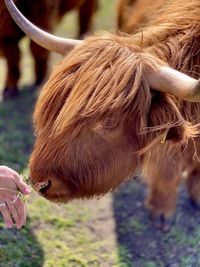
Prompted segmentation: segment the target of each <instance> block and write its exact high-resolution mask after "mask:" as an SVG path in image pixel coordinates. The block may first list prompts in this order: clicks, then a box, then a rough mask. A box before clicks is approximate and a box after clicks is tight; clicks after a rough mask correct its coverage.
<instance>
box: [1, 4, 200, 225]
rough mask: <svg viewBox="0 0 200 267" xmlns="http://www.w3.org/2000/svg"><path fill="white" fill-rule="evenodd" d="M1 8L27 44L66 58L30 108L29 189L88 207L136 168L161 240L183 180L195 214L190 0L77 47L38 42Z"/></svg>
mask: <svg viewBox="0 0 200 267" xmlns="http://www.w3.org/2000/svg"><path fill="white" fill-rule="evenodd" d="M152 1H153V0H152ZM6 3H7V6H8V8H9V10H10V12H11V14H12V16H13V18H14V19H15V21H16V22H17V23H18V24H19V25H20V27H21V28H22V30H23V31H25V33H26V34H27V35H28V36H30V37H31V38H32V39H33V40H34V41H35V42H37V43H38V44H40V45H42V46H43V47H46V48H47V49H50V50H54V51H56V52H58V53H61V54H63V55H64V54H66V53H68V54H67V55H66V56H65V57H64V59H63V60H62V61H61V62H60V63H59V64H58V65H57V66H56V67H55V69H54V71H53V73H52V75H51V76H50V78H49V80H48V81H47V83H46V84H45V86H44V88H43V89H42V91H41V94H40V96H39V98H38V101H37V104H36V107H35V112H34V124H35V134H36V141H35V146H34V151H33V153H32V155H31V157H30V164H29V166H30V177H31V180H32V183H33V187H34V188H35V189H36V190H37V191H38V192H40V193H41V194H42V195H43V196H44V197H46V198H47V199H49V200H52V201H58V202H67V201H69V200H71V199H74V198H81V199H82V198H91V197H94V196H101V195H104V194H105V193H107V192H109V191H112V190H113V189H115V188H116V187H117V186H118V185H119V184H120V183H122V182H123V181H124V180H126V179H128V178H130V177H132V176H133V174H134V171H135V170H136V168H140V169H141V170H142V173H143V176H144V178H145V181H146V182H147V183H148V184H149V188H150V189H149V196H148V199H147V206H148V208H149V210H150V212H151V214H152V215H153V216H154V217H156V218H158V220H159V227H161V228H162V229H163V230H167V229H168V228H169V224H168V220H169V219H170V218H171V216H172V214H173V212H174V209H175V205H176V198H177V189H178V186H179V183H180V177H181V174H182V173H183V171H186V170H187V172H188V174H189V178H188V182H187V185H188V192H189V194H190V196H191V198H192V200H193V202H194V203H195V204H196V205H197V206H198V205H199V203H200V194H199V191H200V180H199V177H198V175H199V166H200V165H199V162H198V152H199V142H198V141H199V122H200V119H199V114H200V104H199V103H198V102H199V101H200V82H199V81H198V80H196V79H197V78H199V74H200V71H199V63H200V53H199V44H200V17H199V12H200V2H199V0H185V1H184V3H183V2H182V1H181V0H173V1H172V0H169V1H167V3H166V1H165V4H163V5H162V6H160V7H159V9H158V10H156V14H158V15H157V16H156V15H154V16H153V17H152V20H151V19H150V16H149V13H148V14H147V15H148V24H147V25H146V26H144V27H143V30H142V33H141V31H139V32H138V33H136V34H133V35H127V34H123V33H121V34H119V33H117V34H111V33H102V34H97V35H94V36H92V37H89V38H87V39H86V40H85V41H83V42H80V41H76V40H68V39H62V38H59V37H55V36H53V35H49V34H46V33H45V32H43V31H41V30H40V29H38V28H37V27H35V26H34V25H32V24H31V23H30V22H29V21H27V20H25V18H24V17H23V15H22V14H21V13H20V12H19V10H17V9H16V8H15V6H14V5H13V2H12V0H6ZM177 7H178V9H177ZM75 46H76V47H75ZM188 159H189V160H190V162H191V164H190V165H189V164H188ZM188 165H189V166H188Z"/></svg>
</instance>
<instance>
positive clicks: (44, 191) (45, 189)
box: [39, 180, 51, 194]
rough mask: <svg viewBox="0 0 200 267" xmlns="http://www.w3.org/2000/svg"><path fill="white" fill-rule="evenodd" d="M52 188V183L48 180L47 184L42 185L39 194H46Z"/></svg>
mask: <svg viewBox="0 0 200 267" xmlns="http://www.w3.org/2000/svg"><path fill="white" fill-rule="evenodd" d="M50 187H51V181H50V180H48V181H47V182H45V183H42V184H41V186H40V189H39V192H40V193H41V194H45V193H46V192H47V190H48V189H49V188H50Z"/></svg>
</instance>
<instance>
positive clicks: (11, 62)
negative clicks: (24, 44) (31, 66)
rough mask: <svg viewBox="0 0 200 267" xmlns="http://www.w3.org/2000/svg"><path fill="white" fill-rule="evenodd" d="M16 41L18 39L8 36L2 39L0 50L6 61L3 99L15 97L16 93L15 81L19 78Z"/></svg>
mask: <svg viewBox="0 0 200 267" xmlns="http://www.w3.org/2000/svg"><path fill="white" fill-rule="evenodd" d="M18 42H19V39H17V40H16V39H13V38H10V37H6V38H4V39H3V44H2V51H3V54H4V56H5V58H6V61H7V77H6V86H5V88H4V90H3V99H4V100H7V99H10V98H13V97H16V96H17V94H18V87H17V83H18V81H19V78H20V70H19V61H20V50H19V47H18Z"/></svg>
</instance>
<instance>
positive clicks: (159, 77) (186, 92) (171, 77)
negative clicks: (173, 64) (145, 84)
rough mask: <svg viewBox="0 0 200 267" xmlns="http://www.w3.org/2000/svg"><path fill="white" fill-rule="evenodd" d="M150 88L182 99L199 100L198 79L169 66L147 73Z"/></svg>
mask: <svg viewBox="0 0 200 267" xmlns="http://www.w3.org/2000/svg"><path fill="white" fill-rule="evenodd" d="M147 79H148V81H149V85H150V87H151V88H152V89H155V90H157V91H162V92H165V93H169V94H171V95H174V96H176V97H178V98H180V99H182V100H186V101H190V102H200V80H196V79H193V78H191V77H190V76H188V75H185V74H183V73H181V72H179V71H177V70H174V69H172V68H169V67H160V68H158V71H155V72H154V71H153V72H150V73H149V74H148V75H147Z"/></svg>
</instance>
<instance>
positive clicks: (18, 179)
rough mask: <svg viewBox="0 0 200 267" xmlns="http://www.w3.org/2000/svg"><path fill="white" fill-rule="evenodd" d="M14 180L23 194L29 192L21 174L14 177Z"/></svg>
mask: <svg viewBox="0 0 200 267" xmlns="http://www.w3.org/2000/svg"><path fill="white" fill-rule="evenodd" d="M15 182H16V185H17V187H18V189H19V191H21V193H23V194H24V195H29V194H30V193H31V189H30V187H29V186H28V185H27V184H26V183H25V182H24V181H23V178H22V176H18V177H15Z"/></svg>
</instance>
